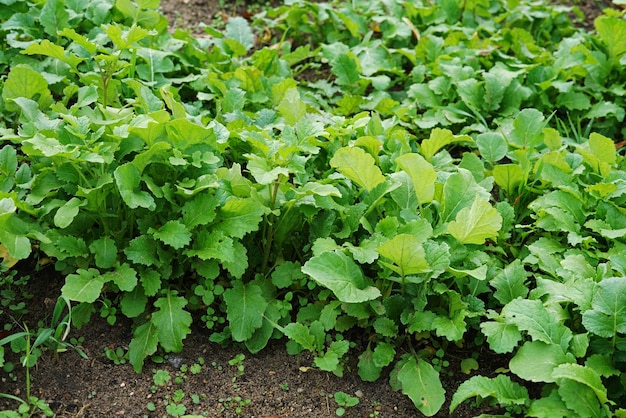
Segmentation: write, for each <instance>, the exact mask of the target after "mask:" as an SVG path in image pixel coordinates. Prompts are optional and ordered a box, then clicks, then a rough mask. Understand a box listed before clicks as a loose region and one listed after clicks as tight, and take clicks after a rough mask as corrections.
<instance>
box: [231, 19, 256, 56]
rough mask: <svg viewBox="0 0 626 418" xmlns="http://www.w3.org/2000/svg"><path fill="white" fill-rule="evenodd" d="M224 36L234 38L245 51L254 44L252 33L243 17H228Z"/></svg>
mask: <svg viewBox="0 0 626 418" xmlns="http://www.w3.org/2000/svg"><path fill="white" fill-rule="evenodd" d="M224 37H225V38H227V39H234V40H236V41H237V42H239V43H240V44H241V45H243V46H244V47H245V48H246V51H248V50H250V49H251V48H252V47H253V46H254V34H253V33H252V29H250V25H249V24H248V21H247V20H246V19H244V18H243V17H239V16H236V17H231V18H230V19H228V23H227V24H226V31H225V32H224Z"/></svg>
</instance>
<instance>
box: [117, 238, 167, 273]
mask: <svg viewBox="0 0 626 418" xmlns="http://www.w3.org/2000/svg"><path fill="white" fill-rule="evenodd" d="M156 247H157V245H156V243H155V242H154V241H152V240H151V239H150V238H148V237H147V236H145V235H140V236H138V237H137V238H135V239H133V240H132V241H130V243H129V244H128V246H127V247H126V248H124V254H126V257H128V259H129V260H131V261H132V262H134V263H137V264H143V265H144V266H154V265H157V266H158V265H159V264H160V261H159V259H158V257H157V255H156Z"/></svg>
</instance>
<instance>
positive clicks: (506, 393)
mask: <svg viewBox="0 0 626 418" xmlns="http://www.w3.org/2000/svg"><path fill="white" fill-rule="evenodd" d="M474 397H479V398H480V399H484V398H494V399H495V400H496V402H497V403H498V404H500V405H502V406H512V405H525V404H526V402H528V399H529V398H528V391H527V390H526V388H525V387H524V386H522V385H520V384H519V383H515V382H513V381H512V380H511V378H510V377H509V376H506V375H503V374H501V375H498V376H496V377H495V378H489V377H485V376H474V377H472V378H470V379H469V380H466V381H465V382H463V383H461V385H460V386H459V388H458V389H457V391H456V392H455V393H454V395H453V396H452V402H451V403H450V413H452V412H454V410H455V409H456V408H457V407H458V406H459V405H460V404H461V403H462V402H464V401H465V400H467V399H470V398H474Z"/></svg>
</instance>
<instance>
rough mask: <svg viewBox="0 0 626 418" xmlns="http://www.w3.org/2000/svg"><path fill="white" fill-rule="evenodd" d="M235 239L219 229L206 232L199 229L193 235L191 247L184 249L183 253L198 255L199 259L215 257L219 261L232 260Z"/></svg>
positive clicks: (233, 258)
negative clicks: (195, 234)
mask: <svg viewBox="0 0 626 418" xmlns="http://www.w3.org/2000/svg"><path fill="white" fill-rule="evenodd" d="M234 243H235V241H234V240H233V239H232V238H231V237H227V236H226V235H224V233H223V232H221V231H216V230H212V231H211V232H208V231H206V230H201V231H200V232H199V233H198V235H197V236H195V237H194V243H193V248H192V249H191V250H185V255H188V256H192V257H198V258H200V259H201V260H210V259H216V260H219V261H220V262H222V263H224V262H233V261H236V259H235V248H234Z"/></svg>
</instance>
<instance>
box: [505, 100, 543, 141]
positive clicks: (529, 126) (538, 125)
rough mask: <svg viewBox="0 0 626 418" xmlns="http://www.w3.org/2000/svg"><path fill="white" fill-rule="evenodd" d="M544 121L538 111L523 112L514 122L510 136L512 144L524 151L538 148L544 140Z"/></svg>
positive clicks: (528, 110)
mask: <svg viewBox="0 0 626 418" xmlns="http://www.w3.org/2000/svg"><path fill="white" fill-rule="evenodd" d="M544 119H545V117H544V116H543V114H542V113H541V112H540V111H538V110H537V109H524V110H522V111H521V112H520V113H519V114H518V115H517V117H516V118H515V120H514V121H513V130H512V131H511V133H510V134H509V141H510V142H511V144H513V145H516V146H517V147H519V148H524V149H534V148H536V147H537V146H538V145H539V144H541V142H542V140H543V127H544Z"/></svg>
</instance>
